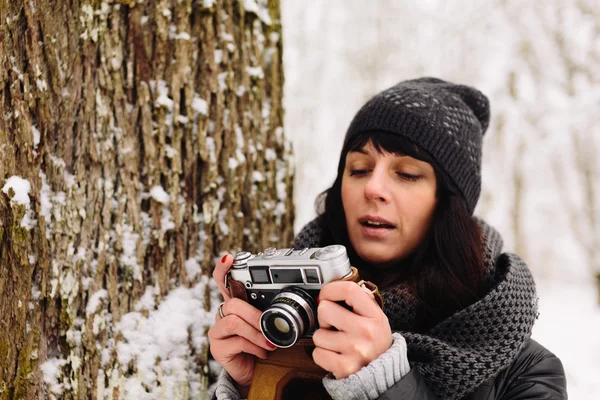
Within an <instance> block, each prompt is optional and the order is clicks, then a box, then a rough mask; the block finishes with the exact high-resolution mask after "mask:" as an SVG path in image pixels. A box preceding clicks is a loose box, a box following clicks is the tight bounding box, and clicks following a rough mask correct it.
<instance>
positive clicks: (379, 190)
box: [342, 142, 436, 267]
mask: <svg viewBox="0 0 600 400" xmlns="http://www.w3.org/2000/svg"><path fill="white" fill-rule="evenodd" d="M342 205H343V207H344V213H345V215H346V227H347V229H348V235H349V237H350V242H351V243H352V246H353V247H354V249H355V250H356V252H357V254H358V255H359V256H360V257H361V258H362V259H363V260H365V261H367V262H369V263H371V264H373V265H375V266H380V267H388V266H391V265H393V264H394V263H395V262H396V261H398V260H401V259H402V258H404V257H406V256H407V255H409V254H410V253H411V252H412V251H413V250H415V249H416V247H417V246H418V245H419V243H420V242H421V240H422V239H423V238H424V236H425V234H426V233H427V231H428V229H429V226H430V225H431V219H432V216H433V212H434V209H435V206H436V177H435V172H434V170H433V167H432V166H431V164H429V163H426V162H424V161H420V160H417V159H415V158H412V157H410V156H404V155H397V154H392V153H387V152H383V153H380V152H378V151H377V150H376V149H375V147H373V145H372V144H371V142H369V143H367V145H365V146H364V147H363V148H362V149H360V150H358V151H353V152H349V153H348V155H347V157H346V165H345V168H344V175H343V177H342Z"/></svg>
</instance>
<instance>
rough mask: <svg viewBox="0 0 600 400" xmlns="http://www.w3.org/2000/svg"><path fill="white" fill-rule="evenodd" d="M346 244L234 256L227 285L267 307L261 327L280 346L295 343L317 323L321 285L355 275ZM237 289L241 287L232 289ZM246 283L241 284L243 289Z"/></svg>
mask: <svg viewBox="0 0 600 400" xmlns="http://www.w3.org/2000/svg"><path fill="white" fill-rule="evenodd" d="M356 275H357V273H356V270H355V269H353V268H352V267H351V266H350V260H349V259H348V255H347V253H346V248H345V247H344V246H342V245H331V246H327V247H321V248H304V249H293V248H284V249H276V248H273V247H271V248H268V249H266V250H264V251H262V252H260V253H258V254H252V253H250V252H247V251H244V252H240V253H238V254H237V255H236V256H235V259H234V261H233V265H232V267H231V269H230V271H229V273H228V277H227V280H228V282H227V286H230V287H231V289H230V291H231V293H232V296H233V297H238V298H242V299H243V300H246V301H247V302H248V303H250V304H251V305H253V306H254V307H256V308H257V309H259V310H261V311H263V313H262V315H261V330H262V332H263V335H264V336H265V338H267V339H268V340H269V341H270V342H271V343H273V344H274V345H275V346H277V347H281V348H287V347H291V346H293V345H294V344H295V343H296V342H297V341H298V340H299V339H300V338H309V337H311V336H312V333H313V332H314V331H315V330H316V329H317V328H318V322H317V302H316V299H317V297H318V295H319V292H320V290H321V288H322V287H323V286H324V285H326V284H327V283H329V282H332V281H336V280H348V279H349V277H352V279H351V280H356ZM235 288H237V290H233V289H235ZM242 288H243V289H242Z"/></svg>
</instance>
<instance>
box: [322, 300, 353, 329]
mask: <svg viewBox="0 0 600 400" xmlns="http://www.w3.org/2000/svg"><path fill="white" fill-rule="evenodd" d="M319 300H320V301H319V307H318V308H317V318H318V320H319V327H321V328H324V329H331V328H332V327H333V328H336V329H338V330H340V331H344V332H349V331H351V330H352V329H353V327H356V326H359V325H360V324H361V323H362V321H361V318H362V317H361V316H360V315H357V314H355V313H353V312H352V311H349V310H347V309H346V308H344V307H342V306H341V305H339V304H337V303H334V302H332V301H329V300H321V299H319Z"/></svg>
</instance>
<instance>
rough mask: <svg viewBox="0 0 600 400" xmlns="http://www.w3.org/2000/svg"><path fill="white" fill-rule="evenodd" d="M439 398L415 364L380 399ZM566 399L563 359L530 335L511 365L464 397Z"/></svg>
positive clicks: (482, 399) (481, 399)
mask: <svg viewBox="0 0 600 400" xmlns="http://www.w3.org/2000/svg"><path fill="white" fill-rule="evenodd" d="M391 399H394V400H396V399H402V400H437V399H438V398H437V397H436V396H435V395H434V394H433V393H432V392H431V390H429V388H428V387H427V384H426V383H425V380H424V379H423V377H422V376H421V374H420V373H419V371H418V370H417V369H416V368H413V369H412V370H411V371H410V372H409V373H408V375H406V376H404V377H403V378H402V379H401V380H400V381H398V382H397V383H396V384H395V385H394V386H392V387H391V388H389V389H388V390H387V391H386V392H385V393H384V394H383V395H382V396H380V397H379V400H391ZM494 399H497V400H525V399H527V400H536V399H547V400H563V399H567V382H566V379H565V371H564V369H563V366H562V363H561V362H560V360H559V359H558V357H556V356H555V355H554V354H552V353H551V352H550V351H548V350H547V349H546V348H544V347H543V346H542V345H540V344H539V343H537V342H536V341H535V340H532V339H530V340H529V341H527V343H526V344H525V347H524V348H523V350H522V351H521V353H520V354H519V355H518V356H517V358H516V359H515V361H514V362H513V363H512V364H510V366H509V367H508V368H506V369H504V370H503V371H502V372H500V374H499V375H497V376H496V377H495V378H492V379H490V380H488V381H487V382H484V383H483V384H481V386H479V387H478V388H477V389H475V391H474V392H472V393H470V394H468V395H466V396H465V397H463V398H462V400H494Z"/></svg>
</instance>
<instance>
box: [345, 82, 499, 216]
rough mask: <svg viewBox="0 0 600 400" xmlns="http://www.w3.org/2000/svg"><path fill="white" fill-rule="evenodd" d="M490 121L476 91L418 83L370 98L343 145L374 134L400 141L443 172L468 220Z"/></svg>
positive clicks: (476, 194)
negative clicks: (419, 151)
mask: <svg viewBox="0 0 600 400" xmlns="http://www.w3.org/2000/svg"><path fill="white" fill-rule="evenodd" d="M489 121H490V107H489V101H488V98H487V97H486V96H485V95H484V94H483V93H481V92H480V91H479V90H477V89H475V88H472V87H470V86H465V85H456V84H453V83H449V82H445V81H443V80H441V79H437V78H420V79H414V80H410V81H404V82H400V83H398V84H396V85H395V86H393V87H391V88H389V89H386V90H384V91H383V92H381V93H379V94H377V95H375V96H374V97H373V98H371V99H370V100H369V101H368V102H367V103H366V104H365V105H364V106H363V107H362V108H361V109H360V110H359V111H358V113H356V115H355V116H354V119H353V120H352V122H351V123H350V127H349V128H348V131H347V132H346V138H345V143H347V142H348V141H349V140H350V139H351V138H353V137H355V136H356V135H358V134H360V133H364V132H373V131H384V132H388V133H393V134H397V135H400V136H403V137H405V138H406V139H408V140H410V141H411V142H413V143H415V144H417V145H418V146H419V147H421V148H422V149H424V150H425V151H427V152H428V153H429V154H430V155H431V156H432V157H433V158H434V159H435V160H436V161H437V163H438V164H439V165H440V167H441V168H443V169H444V170H445V172H446V173H447V174H448V176H449V177H450V179H452V181H453V182H454V184H455V185H456V187H457V188H458V189H459V191H460V193H461V195H462V197H463V198H464V200H465V202H466V204H467V208H468V209H469V211H470V212H471V214H472V213H473V211H474V210H475V205H476V204H477V200H478V199H479V194H480V192H481V149H482V140H483V134H484V133H485V131H486V130H487V127H488V125H489Z"/></svg>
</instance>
